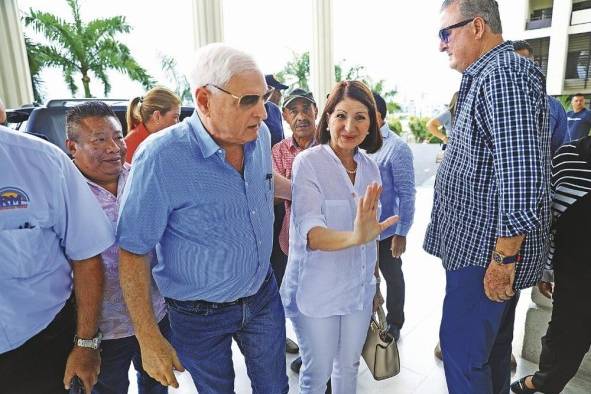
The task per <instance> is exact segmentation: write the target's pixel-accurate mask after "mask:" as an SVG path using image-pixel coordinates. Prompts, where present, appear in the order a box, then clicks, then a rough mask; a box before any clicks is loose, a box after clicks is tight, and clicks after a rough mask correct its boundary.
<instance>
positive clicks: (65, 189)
mask: <svg viewBox="0 0 591 394" xmlns="http://www.w3.org/2000/svg"><path fill="white" fill-rule="evenodd" d="M0 163H2V171H0V289H1V290H0V392H2V393H11V394H21V393H22V394H29V393H48V394H55V393H65V390H64V386H66V387H68V386H69V385H70V382H71V380H72V378H73V377H74V376H78V378H79V379H80V380H81V381H82V384H83V385H84V386H85V388H86V392H88V393H90V390H91V389H92V386H93V385H94V384H95V383H96V379H97V375H98V372H99V367H100V362H101V358H100V353H99V352H100V350H99V345H100V338H101V336H100V333H98V332H97V330H98V320H99V316H100V310H101V302H102V295H103V269H102V263H101V260H100V257H99V256H98V255H99V254H100V253H101V252H102V251H104V250H105V249H107V248H108V247H109V246H110V245H111V244H112V243H113V241H114V237H113V234H112V232H113V227H112V225H111V224H110V223H109V222H108V220H107V218H106V216H105V214H104V213H103V211H102V209H101V207H100V206H99V204H98V203H97V201H96V199H95V198H94V196H93V195H92V194H91V192H90V190H89V189H88V186H87V185H86V181H85V180H84V178H83V177H82V175H81V174H80V172H79V171H78V170H77V169H76V167H74V165H73V164H72V162H71V160H70V159H69V158H68V156H66V155H65V154H64V153H63V152H62V151H61V150H60V149H59V148H57V147H56V146H54V145H51V144H49V143H48V142H45V141H42V140H41V139H38V138H37V137H32V136H28V135H25V134H23V133H18V132H15V131H12V130H9V129H7V128H6V127H2V126H0ZM72 283H73V286H72ZM72 287H74V291H75V300H76V301H75V303H74V301H73V299H72V298H73V297H72Z"/></svg>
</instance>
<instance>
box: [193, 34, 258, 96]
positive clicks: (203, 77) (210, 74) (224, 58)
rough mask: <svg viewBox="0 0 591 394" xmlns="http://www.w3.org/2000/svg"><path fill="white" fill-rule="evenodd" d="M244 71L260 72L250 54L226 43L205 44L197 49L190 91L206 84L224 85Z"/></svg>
mask: <svg viewBox="0 0 591 394" xmlns="http://www.w3.org/2000/svg"><path fill="white" fill-rule="evenodd" d="M246 71H258V72H259V73H261V75H262V72H261V70H260V68H259V66H258V64H257V63H256V61H255V60H254V58H253V57H252V56H250V55H249V54H247V53H245V52H242V51H241V50H238V49H236V48H233V47H231V46H228V45H226V44H221V43H215V44H208V45H205V46H203V47H201V48H199V49H198V50H197V53H196V54H195V64H194V66H193V70H192V71H191V75H190V79H191V81H190V83H191V92H192V93H193V95H194V94H195V91H196V90H197V89H198V88H200V87H202V86H205V85H207V84H209V83H210V84H214V85H217V86H220V87H224V86H225V85H226V84H227V83H228V82H229V81H230V79H231V78H232V77H233V76H234V75H236V74H240V73H243V72H246ZM216 93H218V92H217V91H216Z"/></svg>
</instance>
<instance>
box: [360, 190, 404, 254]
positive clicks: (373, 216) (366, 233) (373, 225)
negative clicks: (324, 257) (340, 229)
mask: <svg viewBox="0 0 591 394" xmlns="http://www.w3.org/2000/svg"><path fill="white" fill-rule="evenodd" d="M381 193H382V187H381V186H380V185H378V184H377V183H376V182H372V183H371V184H370V185H369V186H368V187H367V189H366V190H365V195H364V196H363V197H361V198H360V199H359V201H358V202H357V215H356V216H355V224H354V226H353V239H354V243H355V244H356V245H363V244H366V243H368V242H369V241H372V240H374V239H376V238H377V236H378V235H380V233H381V232H382V231H384V230H385V229H387V228H388V227H390V226H392V225H393V224H395V223H396V222H397V221H398V219H399V217H398V216H390V217H389V218H387V219H386V220H384V221H383V222H381V223H380V222H378V215H377V213H378V203H379V198H380V194H381Z"/></svg>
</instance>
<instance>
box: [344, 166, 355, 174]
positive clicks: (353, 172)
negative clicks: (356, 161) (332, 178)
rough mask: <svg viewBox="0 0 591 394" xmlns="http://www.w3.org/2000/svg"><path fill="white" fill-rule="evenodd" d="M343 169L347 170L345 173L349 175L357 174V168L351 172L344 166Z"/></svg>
mask: <svg viewBox="0 0 591 394" xmlns="http://www.w3.org/2000/svg"><path fill="white" fill-rule="evenodd" d="M343 167H344V168H345V171H347V174H351V175H353V174H355V173H356V172H357V168H356V169H354V170H352V171H351V170H348V169H347V167H345V166H344V165H343Z"/></svg>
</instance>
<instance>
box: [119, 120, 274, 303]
mask: <svg viewBox="0 0 591 394" xmlns="http://www.w3.org/2000/svg"><path fill="white" fill-rule="evenodd" d="M272 174H273V171H272V166H271V143H270V139H269V132H268V130H267V127H266V126H265V125H264V124H262V125H261V129H260V130H259V133H258V137H257V139H256V140H254V141H252V142H249V143H247V144H246V145H244V178H243V177H242V176H241V175H240V173H238V172H237V171H236V170H235V169H234V168H233V167H232V166H230V165H229V164H228V163H227V162H226V160H225V151H224V150H223V149H222V148H220V146H218V145H217V143H216V142H215V141H214V140H213V139H212V138H211V136H210V135H209V134H208V133H207V131H206V130H205V128H204V127H203V124H202V123H201V120H200V119H199V117H198V115H197V113H194V114H193V115H192V116H191V117H189V118H186V119H185V120H184V121H183V122H181V123H179V124H177V125H175V126H172V127H170V128H168V129H167V130H164V131H161V132H158V133H156V134H153V135H151V136H150V137H149V138H148V139H147V140H146V141H144V142H143V143H142V145H141V146H140V148H139V149H138V151H137V152H136V153H135V155H134V159H133V166H132V168H131V173H130V176H129V179H128V181H127V188H126V189H125V192H124V194H123V199H122V203H121V211H120V215H119V222H118V225H117V240H118V242H119V245H120V247H121V248H123V249H125V250H127V251H130V252H132V253H136V254H145V253H148V252H149V251H150V250H152V249H153V248H154V247H156V253H157V256H158V263H157V264H156V266H155V267H154V268H153V270H152V274H153V276H154V279H155V280H156V283H157V284H158V287H159V289H160V292H161V293H162V295H163V296H165V297H168V298H173V299H176V300H204V301H209V302H230V301H234V300H236V299H238V298H242V297H246V296H250V295H253V294H255V293H256V292H257V291H258V289H259V287H260V286H261V284H262V283H263V280H264V278H265V275H266V274H267V271H268V270H269V258H270V256H271V248H272V242H273V178H272V176H273V175H272Z"/></svg>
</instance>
